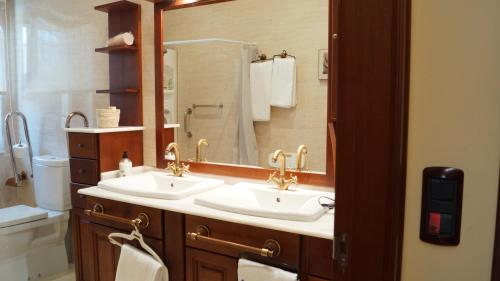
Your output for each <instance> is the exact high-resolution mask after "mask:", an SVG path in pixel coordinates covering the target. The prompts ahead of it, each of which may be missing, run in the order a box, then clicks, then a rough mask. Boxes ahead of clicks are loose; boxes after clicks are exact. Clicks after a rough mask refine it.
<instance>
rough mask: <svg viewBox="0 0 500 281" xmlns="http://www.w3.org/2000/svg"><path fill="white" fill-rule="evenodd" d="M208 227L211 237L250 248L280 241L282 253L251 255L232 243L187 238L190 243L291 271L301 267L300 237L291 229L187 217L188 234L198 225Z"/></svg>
mask: <svg viewBox="0 0 500 281" xmlns="http://www.w3.org/2000/svg"><path fill="white" fill-rule="evenodd" d="M200 225H203V226H206V227H208V229H209V231H210V237H211V238H215V239H219V240H224V241H227V242H232V243H238V244H241V245H246V246H250V247H256V248H262V247H264V244H265V242H266V240H268V239H273V240H276V241H277V242H278V243H279V244H280V247H281V252H280V254H279V255H278V256H277V257H275V258H262V257H260V256H258V255H254V254H249V253H247V252H245V251H243V250H240V249H236V248H234V247H231V246H226V245H220V244H215V243H210V242H207V241H197V240H192V239H186V245H188V246H190V247H193V248H198V249H203V250H207V251H211V252H215V253H220V254H224V255H227V256H231V257H235V258H239V257H241V256H247V257H249V258H250V259H253V260H256V261H262V262H264V263H269V264H271V265H272V264H273V263H276V264H279V265H281V266H282V267H287V268H289V269H291V270H297V269H298V267H299V260H300V236H299V235H298V234H292V233H287V232H281V231H276V230H270V229H265V228H258V227H254V226H248V225H242V224H235V223H229V222H224V221H219V220H213V219H207V218H202V217H196V216H186V226H185V227H186V233H187V232H196V228H197V226H200Z"/></svg>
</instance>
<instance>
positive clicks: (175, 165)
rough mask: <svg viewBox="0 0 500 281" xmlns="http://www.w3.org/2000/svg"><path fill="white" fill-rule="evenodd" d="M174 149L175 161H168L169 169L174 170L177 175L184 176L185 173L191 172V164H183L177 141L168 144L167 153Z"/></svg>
mask: <svg viewBox="0 0 500 281" xmlns="http://www.w3.org/2000/svg"><path fill="white" fill-rule="evenodd" d="M172 151H173V152H174V154H175V162H170V163H168V166H167V170H170V171H172V173H173V174H174V176H176V177H182V174H183V173H189V165H186V164H182V165H181V160H180V156H179V146H178V145H177V144H176V143H175V142H172V143H170V144H169V145H168V146H167V148H166V149H165V154H167V153H169V152H172Z"/></svg>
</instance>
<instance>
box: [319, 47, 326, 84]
mask: <svg viewBox="0 0 500 281" xmlns="http://www.w3.org/2000/svg"><path fill="white" fill-rule="evenodd" d="M318 79H319V80H328V49H321V50H319V52H318Z"/></svg>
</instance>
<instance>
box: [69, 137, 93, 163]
mask: <svg viewBox="0 0 500 281" xmlns="http://www.w3.org/2000/svg"><path fill="white" fill-rule="evenodd" d="M68 139H69V155H70V156H71V157H76V158H88V159H97V158H98V155H99V152H98V145H97V135H96V134H83V133H69V134H68Z"/></svg>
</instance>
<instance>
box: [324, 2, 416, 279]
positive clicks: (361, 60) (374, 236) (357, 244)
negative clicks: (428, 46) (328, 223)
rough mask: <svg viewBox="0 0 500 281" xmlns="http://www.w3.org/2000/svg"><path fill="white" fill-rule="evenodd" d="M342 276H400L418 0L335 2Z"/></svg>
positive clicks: (337, 273) (337, 265)
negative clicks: (344, 255)
mask: <svg viewBox="0 0 500 281" xmlns="http://www.w3.org/2000/svg"><path fill="white" fill-rule="evenodd" d="M336 1H340V2H339V5H338V30H339V33H338V40H337V41H338V42H337V44H338V52H339V54H338V60H339V62H338V63H339V66H338V92H337V93H338V96H337V123H336V134H337V157H336V189H335V192H336V194H335V198H336V207H335V237H341V236H342V235H344V234H345V237H347V258H346V261H347V268H345V270H343V269H342V266H341V263H340V261H338V260H336V262H335V267H334V273H335V275H334V277H335V280H336V281H358V280H359V281H361V280H376V281H398V280H400V279H401V262H402V245H403V243H402V241H403V229H404V212H405V193H406V192H405V191H406V156H407V131H408V97H409V65H410V32H411V29H410V25H411V0H379V1H372V0H336Z"/></svg>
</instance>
